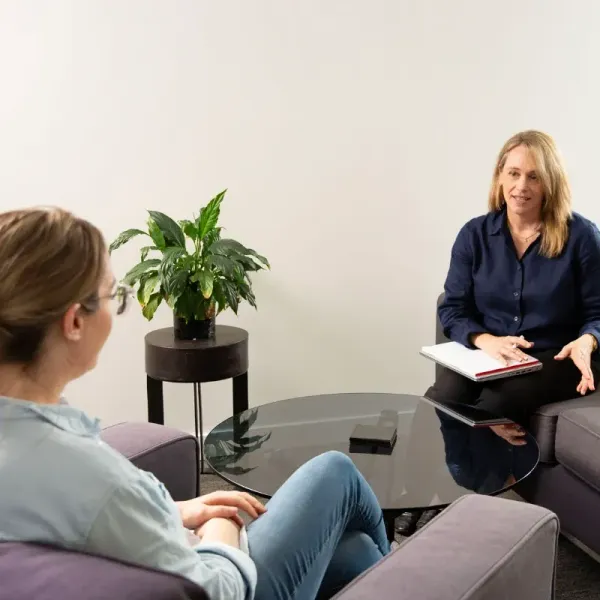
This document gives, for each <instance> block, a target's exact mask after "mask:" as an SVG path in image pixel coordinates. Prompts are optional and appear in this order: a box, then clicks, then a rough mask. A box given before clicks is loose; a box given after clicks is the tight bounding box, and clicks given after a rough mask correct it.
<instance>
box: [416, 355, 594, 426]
mask: <svg viewBox="0 0 600 600" xmlns="http://www.w3.org/2000/svg"><path fill="white" fill-rule="evenodd" d="M559 351H560V348H557V349H556V350H543V351H540V352H529V354H531V355H532V356H535V357H536V358H537V359H538V360H540V361H541V362H542V364H543V367H542V369H541V370H539V371H534V372H533V373H527V374H525V375H516V376H514V377H506V378H504V379H495V380H494V381H489V382H487V383H478V382H476V381H472V380H470V379H467V378H466V377H463V376H462V375H459V374H458V373H456V372H455V371H451V370H450V369H445V368H444V369H443V370H442V372H441V374H440V375H439V376H438V377H437V378H436V381H435V383H434V384H433V385H432V386H431V387H430V388H429V389H428V390H427V392H425V395H426V396H428V397H430V398H432V399H433V400H440V401H441V400H446V401H449V402H462V403H465V404H471V405H477V406H479V407H480V408H483V409H485V410H487V411H489V412H491V413H493V414H495V415H498V416H502V417H506V418H508V419H511V420H512V421H515V422H516V423H519V424H520V425H522V426H523V427H527V425H528V423H529V418H530V416H531V415H532V414H533V413H534V412H535V411H536V410H537V409H538V408H539V407H540V406H543V405H544V404H550V403H552V402H561V401H564V400H570V399H571V398H576V397H577V396H578V395H579V394H578V392H577V389H576V388H577V385H578V384H579V381H580V380H581V373H580V371H579V369H578V368H577V367H576V366H575V365H574V364H573V361H572V360H571V359H570V358H567V359H565V360H562V361H557V360H554V356H555V355H556V354H557V353H558V352H559ZM594 358H596V357H594ZM599 367H600V365H599V364H598V363H597V362H596V361H592V373H593V374H594V384H595V385H596V386H600V381H599V375H600V368H599Z"/></svg>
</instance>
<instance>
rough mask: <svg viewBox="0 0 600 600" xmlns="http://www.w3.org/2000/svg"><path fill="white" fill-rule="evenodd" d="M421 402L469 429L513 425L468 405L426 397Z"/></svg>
mask: <svg viewBox="0 0 600 600" xmlns="http://www.w3.org/2000/svg"><path fill="white" fill-rule="evenodd" d="M421 400H423V401H425V402H427V403H428V404H432V405H433V406H434V407H435V408H437V409H438V410H441V411H442V412H444V413H446V414H447V415H450V416H451V417H454V418H455V419H458V420H459V421H462V422H463V423H465V424H466V425H468V426H469V427H490V426H492V425H511V424H512V423H513V422H512V421H511V420H510V419H507V418H506V417H499V416H497V415H494V414H492V413H490V412H488V411H486V410H482V409H481V408H477V407H476V406H470V405H469V404H458V403H455V402H448V401H447V400H433V399H432V398H428V397H427V396H421Z"/></svg>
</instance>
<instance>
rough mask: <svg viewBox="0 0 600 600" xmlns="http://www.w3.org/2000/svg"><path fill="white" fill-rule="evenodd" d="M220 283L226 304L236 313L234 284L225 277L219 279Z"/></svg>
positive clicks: (236, 300)
mask: <svg viewBox="0 0 600 600" xmlns="http://www.w3.org/2000/svg"><path fill="white" fill-rule="evenodd" d="M221 285H222V287H223V293H224V294H225V298H226V300H227V304H228V306H229V307H230V308H231V310H232V311H233V312H234V313H235V314H236V315H237V311H238V306H239V300H238V292H237V289H236V287H235V285H234V284H233V283H231V281H228V280H227V279H221Z"/></svg>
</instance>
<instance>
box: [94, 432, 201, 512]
mask: <svg viewBox="0 0 600 600" xmlns="http://www.w3.org/2000/svg"><path fill="white" fill-rule="evenodd" d="M102 439H103V440H104V441H105V442H106V443H107V444H108V445H109V446H111V447H113V448H114V449H115V450H117V451H118V452H120V453H121V454H123V455H124V456H125V457H126V458H128V459H129V460H130V461H131V462H132V463H133V464H134V465H135V466H136V467H139V468H140V469H143V470H144V471H150V472H151V473H153V474H154V476H155V477H156V478H157V479H158V480H159V481H161V482H162V483H163V484H164V485H165V487H166V488H167V490H169V493H170V494H171V496H172V497H173V499H174V500H188V499H189V498H194V497H196V496H198V495H199V493H200V461H199V454H198V452H199V448H198V440H197V439H196V438H195V437H194V436H193V435H190V434H188V433H183V432H181V431H178V430H177V429H171V428H170V427H165V426H163V425H156V424H155V423H119V424H117V425H112V426H110V427H107V428H106V429H104V430H103V431H102Z"/></svg>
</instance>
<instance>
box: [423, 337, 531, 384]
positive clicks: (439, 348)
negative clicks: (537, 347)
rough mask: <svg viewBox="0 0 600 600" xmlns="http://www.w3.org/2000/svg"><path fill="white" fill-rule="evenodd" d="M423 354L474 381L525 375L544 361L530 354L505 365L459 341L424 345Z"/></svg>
mask: <svg viewBox="0 0 600 600" xmlns="http://www.w3.org/2000/svg"><path fill="white" fill-rule="evenodd" d="M421 354H422V355H423V356H426V357H427V358H430V359H431V360H434V361H435V362H436V363H439V364H440V365H442V366H444V367H447V368H448V369H452V370H453V371H456V372H457V373H460V374H461V375H464V376H465V377H468V378H469V379H472V380H473V381H491V380H492V379H500V378H502V377H512V376H513V375H523V374H525V373H531V372H532V371H538V370H539V369H541V368H542V363H541V362H540V361H539V360H538V359H537V358H533V357H532V356H528V357H527V360H526V361H525V362H517V361H516V360H515V361H509V363H508V366H504V365H503V364H502V363H501V362H500V361H499V360H496V359H495V358H492V357H491V356H488V355H487V354H486V353H485V352H484V351H483V350H471V349H469V348H465V346H463V345H462V344H458V343H457V342H446V343H444V344H436V345H435V346H423V348H421Z"/></svg>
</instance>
